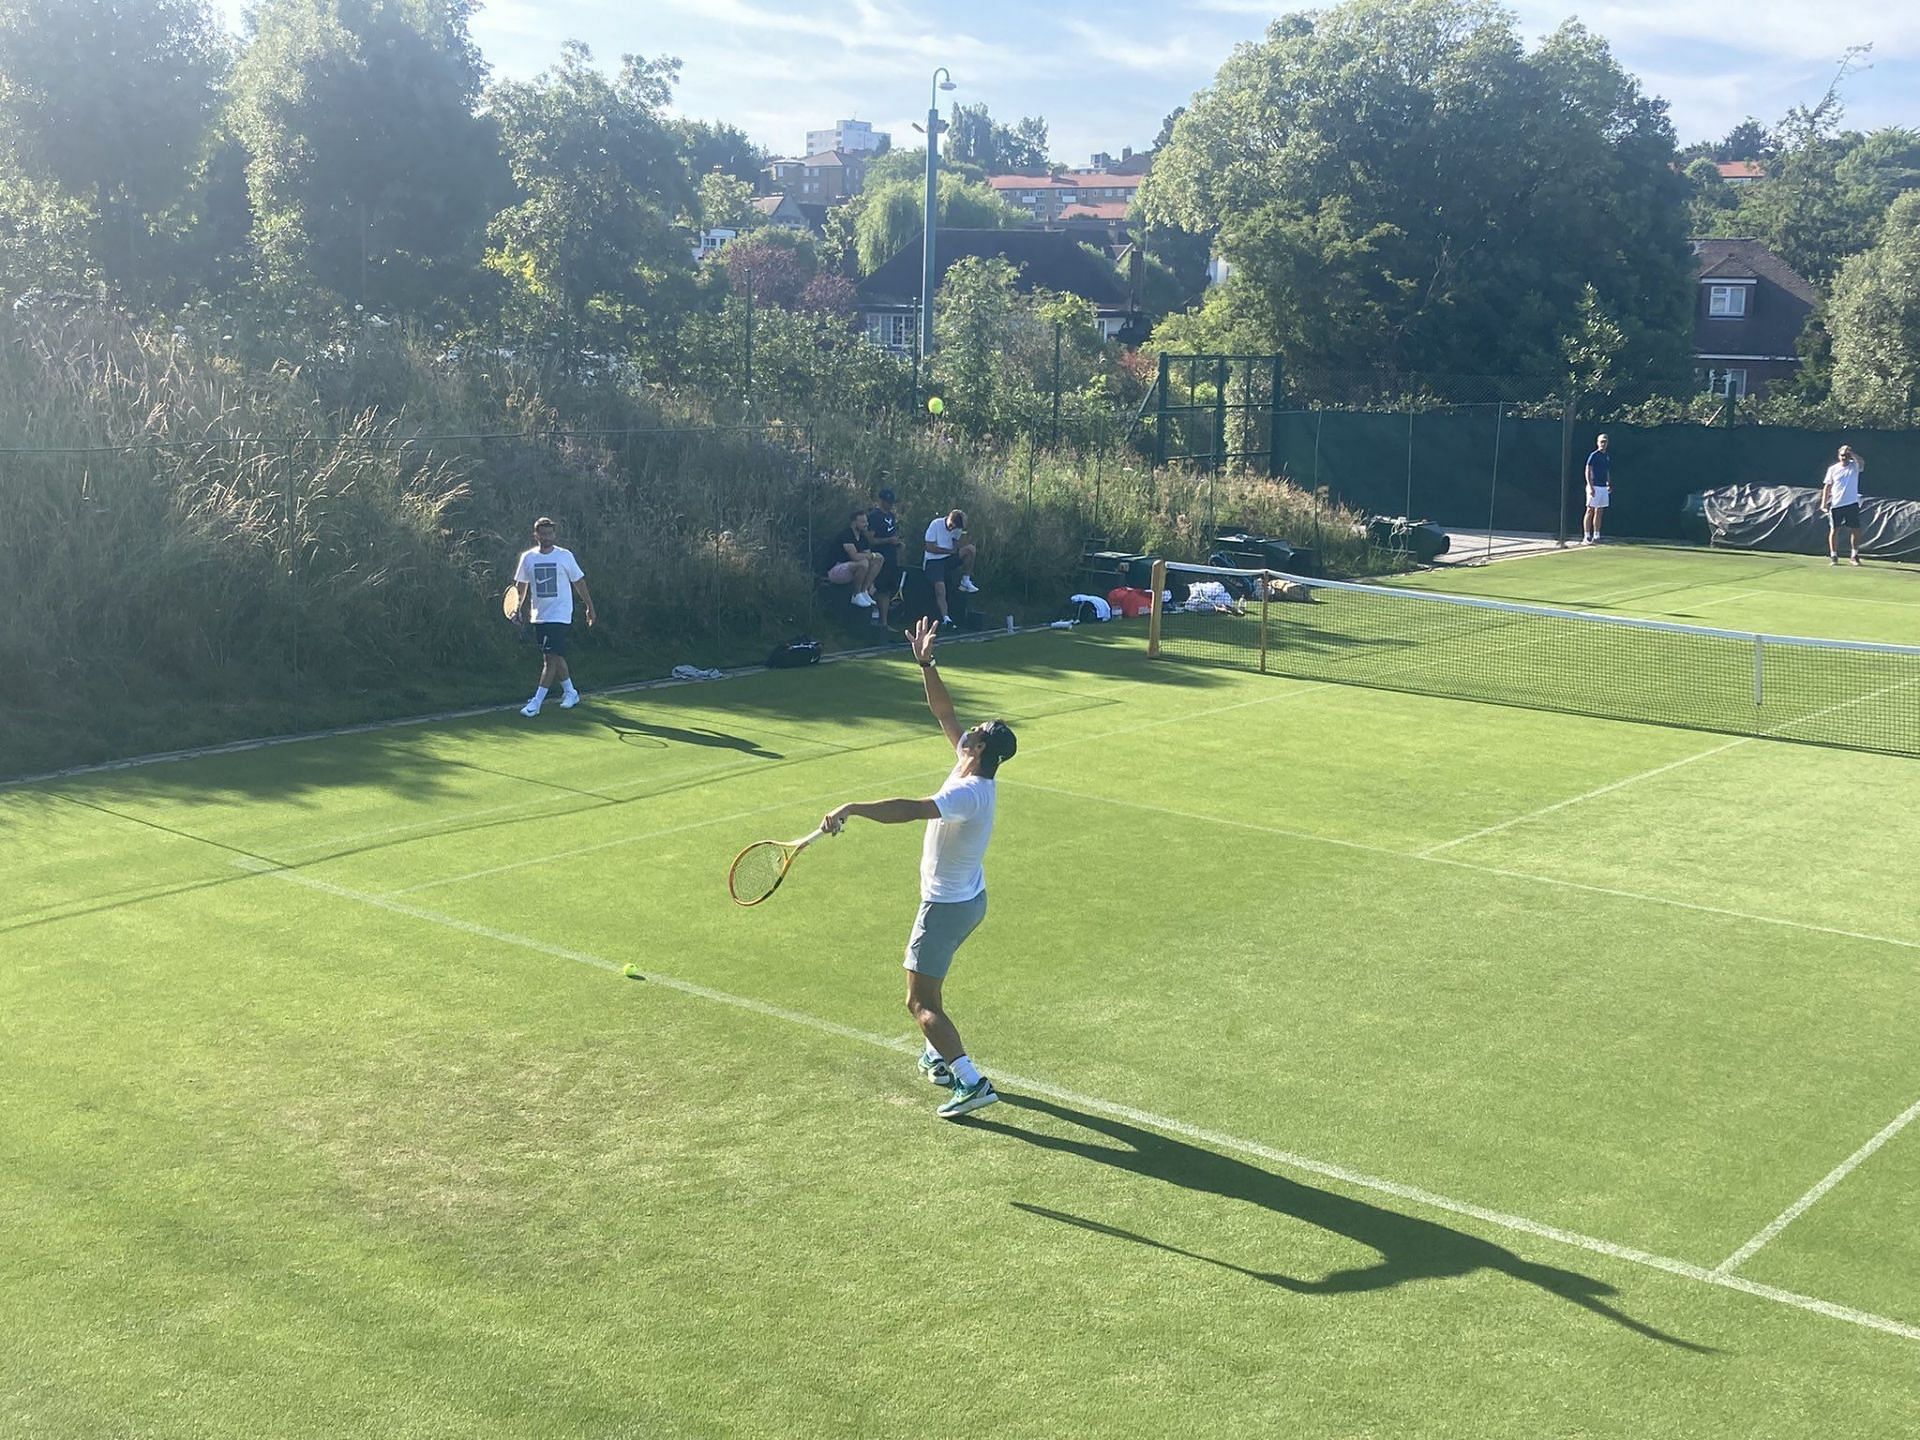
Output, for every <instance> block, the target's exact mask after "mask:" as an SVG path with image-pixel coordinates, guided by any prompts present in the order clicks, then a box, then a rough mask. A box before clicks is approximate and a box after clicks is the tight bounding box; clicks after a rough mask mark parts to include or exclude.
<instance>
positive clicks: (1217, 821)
mask: <svg viewBox="0 0 1920 1440" xmlns="http://www.w3.org/2000/svg"><path fill="white" fill-rule="evenodd" d="M1008 783H1009V784H1012V785H1017V786H1018V787H1019V788H1020V789H1023V790H1044V791H1046V792H1047V793H1048V794H1051V795H1065V796H1068V797H1069V798H1071V799H1075V800H1090V801H1093V802H1095V803H1097V804H1101V805H1119V806H1122V807H1124V808H1126V809H1128V810H1146V811H1150V812H1152V813H1153V814H1156V815H1171V816H1173V817H1174V818H1176V819H1180V820H1201V821H1205V822H1207V823H1209V824H1213V825H1227V826H1231V827H1232V828H1234V829H1236V830H1253V831H1257V832H1258V833H1260V834H1262V835H1277V836H1279V837H1280V838H1282V839H1285V840H1301V841H1305V842H1307V843H1309V844H1313V845H1336V846H1340V847H1341V848H1343V849H1347V850H1364V851H1366V852H1367V853H1368V854H1370V855H1384V856H1386V857H1387V858H1389V859H1393V860H1408V861H1414V862H1417V863H1420V864H1424V865H1451V866H1453V867H1454V868H1455V869H1458V870H1472V871H1474V872H1476V873H1477V874H1481V875H1498V876H1500V877H1501V878H1502V879H1504V880H1520V881H1524V882H1526V883H1527V884H1529V885H1553V886H1557V887H1559V888H1561V889H1564V890H1584V891H1586V892H1587V893H1589V894H1592V895H1611V896H1613V897H1614V898H1615V899H1617V900H1640V901H1644V902H1645V903H1647V904H1649V905H1667V906H1671V907H1672V908H1674V909H1676V910H1693V911H1697V912H1698V913H1700V914H1702V915H1724V916H1725V917H1727V918H1728V919H1729V920H1751V921H1753V922H1754V923H1755V924H1758V925H1779V926H1782V927H1784V928H1786V929H1789V930H1808V931H1812V932H1813V933H1815V934H1819V935H1837V936H1839V937H1841V938H1842V939H1846V940H1864V941H1867V942H1869V943H1871V944H1876V945H1898V946H1900V947H1902V948H1903V949H1907V950H1920V940H1907V939H1903V938H1901V937H1900V936H1898V935H1876V934H1873V933H1871V932H1869V931H1865V930H1842V929H1839V928H1838V927H1836V926H1833V925H1818V924H1815V923H1814V922H1813V921H1811V920H1786V919H1782V918H1781V917H1780V916H1778V915H1761V914H1757V913H1755V912H1754V911H1751V910H1730V909H1728V908H1727V907H1726V906H1724V905H1702V904H1699V903H1698V902H1697V901H1693V900H1675V899H1673V898H1672V897H1671V896H1667V895H1648V894H1644V893H1642V892H1641V891H1638V890H1615V889H1613V888H1611V887H1609V886H1606V885H1588V884H1584V883H1582V882H1581V881H1578V880H1562V879H1560V878H1559V877H1558V876H1554V875H1534V874H1530V873H1528V872H1527V871H1525V870H1503V869H1501V868H1499V867H1498V866H1495V865H1476V864H1474V863H1473V862H1472V861H1471V860H1455V859H1453V858H1452V857H1451V856H1446V855H1426V854H1422V853H1421V852H1419V851H1414V850H1395V849H1392V848H1390V847H1388V846H1385V845H1369V844H1368V843H1367V842H1366V841H1364V840H1343V839H1341V838H1339V837H1338V836H1334V835H1315V834H1312V833H1310V832H1308V831H1304V830H1287V829H1283V828H1281V827H1280V826H1277V825H1263V824H1261V823H1260V822H1259V821H1257V820H1236V819H1235V818H1233V817H1232V816H1230V815H1210V814H1207V813H1206V812H1204V811H1199V810H1175V809H1173V808H1172V807H1171V806H1167V805H1155V804H1153V803H1151V802H1150V801H1146V800H1126V799H1122V798H1120V797H1119V796H1115V795H1094V794H1089V793H1088V792H1087V791H1084V790H1065V789H1062V788H1060V787H1059V786H1057V785H1036V784H1035V783H1034V782H1033V781H1031V780H1021V781H1012V780H1010V781H1009V782H1008Z"/></svg>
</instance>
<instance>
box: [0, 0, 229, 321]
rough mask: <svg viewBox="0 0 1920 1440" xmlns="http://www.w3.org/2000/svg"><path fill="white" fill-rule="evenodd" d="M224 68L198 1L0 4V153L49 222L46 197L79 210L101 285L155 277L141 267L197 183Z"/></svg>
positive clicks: (220, 37)
mask: <svg viewBox="0 0 1920 1440" xmlns="http://www.w3.org/2000/svg"><path fill="white" fill-rule="evenodd" d="M229 63H230V57H229V54H228V45H227V42H226V39H225V36H224V32H223V31H222V29H221V27H220V24H219V22H218V21H217V20H216V19H215V17H214V15H213V12H212V10H211V9H210V8H209V7H208V6H207V4H206V3H205V0H0V149H4V150H6V151H7V152H8V153H9V154H10V156H11V158H12V163H13V165H14V167H15V168H17V170H18V172H19V173H20V174H21V175H22V176H23V177H25V178H26V179H27V180H29V181H30V182H32V187H33V190H34V193H37V194H38V195H39V196H40V197H41V199H42V200H43V201H44V202H46V203H48V204H51V205H52V206H53V207H54V211H60V210H63V209H66V208H67V207H66V206H65V205H64V204H63V202H62V201H61V199H60V198H59V197H58V196H56V195H54V194H53V193H52V192H51V191H49V190H48V189H47V187H48V186H53V187H57V189H58V191H59V192H61V194H63V195H64V196H66V197H70V198H71V200H73V201H75V202H78V203H79V204H80V205H82V206H84V207H86V214H87V218H88V220H89V222H90V226H89V228H90V230H91V235H90V242H89V248H90V250H91V258H92V261H93V263H95V264H97V265H98V267H99V269H100V271H101V272H102V273H103V274H104V275H105V276H106V277H107V278H109V279H112V280H116V281H120V282H122V283H128V282H136V281H138V280H140V279H142V278H146V279H152V278H156V277H155V276H154V275H153V274H152V272H153V271H154V270H156V269H159V270H164V268H165V267H164V266H155V265H152V264H151V263H148V264H145V265H144V268H143V262H150V261H151V259H152V250H153V245H152V241H153V234H154V231H155V230H156V228H158V223H159V221H160V217H161V216H162V215H163V213H164V212H166V211H167V210H168V209H169V208H170V207H171V206H173V205H175V204H176V203H177V202H178V201H180V199H181V198H182V197H183V196H184V195H185V194H186V192H187V190H188V188H189V186H190V185H191V184H192V182H193V180H194V177H195V175H196V174H197V173H198V170H199V165H200V159H201V155H202V151H203V146H204V142H205V140H206V137H207V133H208V129H209V126H210V125H211V124H212V122H213V119H214V116H215V115H216V113H217V112H218V109H219V106H220V103H221V93H222V85H223V83H224V81H225V78H226V73H227V69H228V65H229ZM33 213H35V214H38V215H40V216H42V217H43V218H44V217H45V216H47V215H48V214H49V213H52V212H49V211H47V210H46V209H45V208H44V207H34V209H33Z"/></svg>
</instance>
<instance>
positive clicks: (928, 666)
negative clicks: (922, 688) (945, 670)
mask: <svg viewBox="0 0 1920 1440" xmlns="http://www.w3.org/2000/svg"><path fill="white" fill-rule="evenodd" d="M920 668H921V669H922V670H933V669H937V668H938V667H937V666H935V664H934V663H933V661H931V660H922V661H921V662H920Z"/></svg>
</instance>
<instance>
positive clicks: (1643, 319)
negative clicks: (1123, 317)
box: [1140, 0, 1692, 386]
mask: <svg viewBox="0 0 1920 1440" xmlns="http://www.w3.org/2000/svg"><path fill="white" fill-rule="evenodd" d="M1673 158H1674V145H1673V132H1672V128H1671V126H1670V125H1669V123H1668V120H1667V116H1666V107H1665V105H1664V103H1663V102H1661V101H1659V100H1656V99H1653V98H1651V97H1649V96H1647V95H1645V94H1644V93H1643V92H1642V91H1641V89H1640V86H1639V84H1638V82H1636V81H1635V80H1634V79H1633V77H1632V76H1630V75H1629V74H1627V73H1626V72H1625V71H1624V70H1623V69H1621V67H1620V66H1619V65H1618V64H1617V63H1616V62H1615V61H1614V59H1613V57H1612V55H1611V53H1610V52H1609V50H1608V49H1607V46H1606V44H1605V43H1604V42H1603V41H1601V40H1600V39H1599V38H1598V37H1596V36H1594V35H1592V34H1591V33H1590V32H1588V31H1587V30H1585V29H1584V28H1583V27H1581V26H1579V25H1578V24H1575V23H1572V22H1569V23H1568V24H1565V25H1563V26H1561V28H1560V29H1559V30H1557V31H1556V32H1554V34H1552V35H1551V36H1549V37H1548V38H1547V39H1546V40H1545V41H1543V42H1542V43H1541V44H1540V45H1539V46H1538V48H1536V49H1535V50H1534V51H1533V52H1531V53H1528V52H1526V51H1525V50H1524V49H1523V48H1522V46H1521V44H1520V42H1519V40H1518V38H1517V37H1516V35H1515V33H1514V29H1513V20H1512V17H1511V16H1510V14H1509V13H1508V12H1506V11H1505V10H1502V9H1500V8H1499V7H1498V6H1496V5H1494V4H1492V3H1489V0H1348V3H1345V4H1342V5H1340V6H1339V7H1337V8H1335V9H1332V10H1327V11H1321V12H1316V13H1310V14H1295V15H1289V16H1286V17H1284V18H1282V19H1280V20H1277V21H1275V22H1274V23H1273V24H1272V25H1271V26H1270V27H1269V28H1268V31H1267V35H1266V39H1265V41H1264V42H1262V43H1260V44H1256V45H1247V46H1242V47H1241V48H1240V49H1238V50H1237V51H1235V52H1234V54H1233V55H1232V56H1231V57H1230V58H1229V59H1228V60H1227V62H1226V64H1225V65H1223V66H1222V67H1221V69H1220V72H1219V74H1218V76H1217V77H1216V80H1215V83H1214V85H1213V86H1212V88H1211V89H1209V90H1206V91H1203V92H1202V93H1201V94H1200V95H1198V96H1197V97H1196V98H1195V100H1194V102H1193V104H1192V106H1191V108H1189V109H1188V111H1187V112H1186V113H1185V114H1184V115H1182V116H1181V117H1180V118H1179V120H1178V121H1177V122H1176V123H1175V124H1174V126H1173V131H1172V135H1171V138H1170V139H1169V140H1168V142H1167V144H1166V147H1165V148H1164V149H1163V150H1162V151H1161V152H1160V153H1159V154H1158V156H1157V157H1156V160H1155V164H1154V168H1153V170H1152V172H1151V173H1150V174H1149V175H1148V176H1147V178H1146V181H1145V182H1144V184H1143V185H1142V186H1141V193H1140V209H1141V212H1142V215H1143V217H1144V218H1145V219H1146V220H1147V221H1148V222H1149V223H1150V224H1156V225H1163V226H1167V227H1171V228H1175V229H1179V230H1182V231H1186V232H1188V233H1191V234H1200V235H1205V234H1209V233H1214V232H1217V233H1218V248H1219V250H1220V253H1221V254H1222V255H1223V256H1224V257H1225V258H1226V259H1227V260H1228V261H1229V262H1230V263H1231V266H1232V270H1233V274H1232V277H1231V278H1230V279H1229V281H1228V283H1227V285H1226V286H1225V287H1223V291H1222V293H1221V294H1220V295H1218V296H1217V297H1215V298H1214V299H1213V300H1212V301H1211V302H1210V303H1209V306H1208V309H1209V310H1211V311H1215V312H1216V320H1217V322H1218V324H1217V325H1216V328H1219V329H1224V330H1227V331H1231V332H1233V333H1235V334H1237V335H1240V336H1245V337H1252V338H1257V339H1258V340H1259V342H1260V348H1263V349H1273V350H1278V351H1280V352H1281V353H1282V354H1283V355H1285V356H1286V357H1287V359H1288V360H1289V362H1290V363H1291V364H1292V365H1293V366H1294V367H1295V368H1300V367H1306V368H1309V369H1311V368H1327V369H1342V370H1346V369H1369V370H1377V371H1382V372H1386V373H1388V374H1390V375H1393V374H1398V373H1401V372H1405V371H1437V372H1451V373H1469V374H1487V373H1508V374H1529V375H1537V376H1543V377H1544V376H1548V375H1557V374H1559V373H1560V371H1561V370H1562V367H1563V364H1564V358H1563V356H1562V353H1561V345H1560V341H1561V336H1562V334H1563V332H1564V331H1565V330H1566V328H1567V326H1568V325H1569V323H1570V322H1571V321H1572V319H1573V317H1574V316H1575V314H1576V312H1577V310H1578V307H1579V305H1580V302H1581V300H1582V297H1583V295H1584V293H1585V287H1586V286H1588V285H1591V286H1592V287H1593V289H1594V292H1595V294H1596V295H1597V297H1598V301H1599V303H1600V304H1601V305H1602V306H1604V307H1605V309H1606V311H1607V312H1608V313H1609V314H1611V315H1613V316H1615V317H1618V318H1619V323H1620V324H1621V326H1622V329H1623V331H1624V332H1625V341H1626V346H1627V350H1626V352H1625V353H1624V354H1622V355H1621V356H1620V357H1619V361H1620V368H1621V373H1623V374H1626V375H1632V376H1635V377H1638V378H1639V380H1640V383H1642V384H1646V385H1649V386H1655V385H1660V384H1673V385H1677V384H1680V383H1681V382H1682V381H1683V379H1684V376H1685V373H1686V368H1687V353H1688V338H1689V329H1690V319H1691V306H1692V286H1691V274H1690V270H1689V264H1688V259H1689V257H1688V252H1687V248H1686V244H1685V238H1686V237H1685V231H1684V225H1685V211H1684V208H1683V204H1682V202H1683V200H1684V197H1685V193H1686V192H1685V182H1684V181H1683V180H1682V178H1681V177H1680V176H1679V175H1677V174H1675V173H1674V171H1673V168H1672V167H1673Z"/></svg>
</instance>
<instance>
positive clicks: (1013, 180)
mask: <svg viewBox="0 0 1920 1440" xmlns="http://www.w3.org/2000/svg"><path fill="white" fill-rule="evenodd" d="M1144 178H1145V177H1144V176H1142V175H1123V174H1118V173H1115V172H1112V171H1102V170H1063V171H1061V172H1060V173H1059V174H1057V175H989V176H988V177H987V184H989V185H991V186H992V187H993V188H994V192H995V193H996V194H998V195H999V197H1000V198H1001V199H1002V200H1004V201H1006V202H1007V203H1008V204H1009V205H1011V206H1013V207H1014V209H1016V210H1018V211H1020V212H1021V213H1022V214H1024V215H1026V216H1028V217H1030V218H1031V219H1033V220H1034V221H1035V222H1036V223H1038V224H1041V225H1050V224H1052V223H1053V222H1054V221H1056V220H1058V219H1059V218H1060V214H1061V212H1062V211H1063V210H1066V209H1068V208H1070V207H1075V206H1080V207H1084V206H1106V205H1115V204H1117V205H1119V206H1120V207H1121V214H1122V215H1124V214H1125V211H1126V207H1127V206H1128V205H1130V204H1131V203H1132V202H1133V195H1134V192H1135V191H1136V190H1138V189H1139V188H1140V182H1141V180H1143V179H1144Z"/></svg>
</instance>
